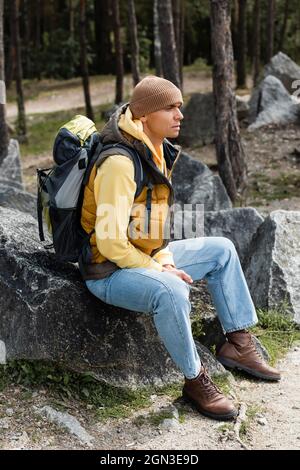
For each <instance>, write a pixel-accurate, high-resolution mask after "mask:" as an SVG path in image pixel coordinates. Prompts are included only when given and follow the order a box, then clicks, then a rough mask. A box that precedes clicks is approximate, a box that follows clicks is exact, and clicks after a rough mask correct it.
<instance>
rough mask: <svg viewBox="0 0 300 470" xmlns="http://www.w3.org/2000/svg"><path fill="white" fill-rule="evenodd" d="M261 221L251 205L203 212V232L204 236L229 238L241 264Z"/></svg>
mask: <svg viewBox="0 0 300 470" xmlns="http://www.w3.org/2000/svg"><path fill="white" fill-rule="evenodd" d="M263 221H264V219H263V217H262V216H261V215H260V214H259V213H258V212H257V210H256V209H254V208H253V207H240V208H235V209H227V210H221V211H211V212H205V214H204V234H205V236H206V237H226V238H229V239H230V240H231V241H232V242H233V244H234V245H235V248H236V250H237V252H238V254H239V258H240V261H241V264H242V265H243V262H244V259H245V257H246V256H247V253H248V251H249V247H250V243H251V240H252V238H253V236H254V235H255V233H256V231H257V229H258V227H260V225H261V224H262V223H263Z"/></svg>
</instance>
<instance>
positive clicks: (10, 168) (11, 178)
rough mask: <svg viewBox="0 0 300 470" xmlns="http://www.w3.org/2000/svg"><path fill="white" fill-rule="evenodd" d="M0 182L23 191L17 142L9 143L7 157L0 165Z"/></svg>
mask: <svg viewBox="0 0 300 470" xmlns="http://www.w3.org/2000/svg"><path fill="white" fill-rule="evenodd" d="M0 182H1V183H2V184H6V185H9V186H13V187H16V188H18V189H21V190H24V186H23V182H22V168H21V159H20V148H19V143H18V141H17V140H14V139H11V140H10V141H9V146H8V153H7V156H6V157H5V159H4V160H3V162H2V164H1V165H0Z"/></svg>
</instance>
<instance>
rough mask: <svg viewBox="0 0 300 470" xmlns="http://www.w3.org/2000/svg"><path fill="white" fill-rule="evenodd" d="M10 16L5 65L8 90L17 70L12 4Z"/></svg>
mask: <svg viewBox="0 0 300 470" xmlns="http://www.w3.org/2000/svg"><path fill="white" fill-rule="evenodd" d="M8 14H9V47H8V54H7V60H6V63H5V84H6V89H7V90H8V89H9V88H10V86H11V84H12V81H13V79H14V76H15V70H16V51H15V47H14V38H13V29H14V27H13V8H12V3H9V7H8Z"/></svg>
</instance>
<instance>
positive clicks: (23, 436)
mask: <svg viewBox="0 0 300 470" xmlns="http://www.w3.org/2000/svg"><path fill="white" fill-rule="evenodd" d="M125 89H126V93H129V92H130V79H129V77H127V78H126V86H125ZM210 90H211V80H210V78H209V74H207V73H204V72H201V73H197V72H190V73H189V74H186V77H185V89H184V92H185V96H187V97H188V96H189V95H190V94H191V93H192V92H206V91H210ZM91 94H92V100H93V105H94V107H95V110H96V114H97V116H96V123H97V125H98V127H99V126H102V125H103V123H104V122H103V119H102V117H101V110H103V109H104V108H105V107H107V106H108V105H109V103H112V102H113V95H114V81H113V80H112V77H107V78H99V77H96V78H93V79H92V80H91ZM25 95H26V96H27V101H26V110H27V114H28V131H29V139H30V141H29V144H22V145H21V154H22V162H23V171H24V182H25V185H26V189H27V190H28V191H31V192H35V170H36V167H47V166H48V165H51V150H52V143H53V138H54V136H55V133H56V131H57V130H58V128H59V127H60V126H61V125H62V124H63V122H64V121H65V120H67V119H69V118H70V117H71V116H72V115H73V114H74V112H75V111H76V112H78V111H79V112H84V110H83V109H82V107H83V97H82V89H81V82H80V80H79V79H78V80H77V79H76V80H71V81H67V82H61V83H60V82H54V81H51V82H50V81H42V82H40V83H37V82H36V83H33V84H32V83H29V84H28V86H27V88H26V90H25ZM8 98H9V99H12V98H13V96H10V95H9V96H8ZM7 108H8V117H9V120H10V122H11V124H13V120H14V117H15V115H16V108H15V105H14V103H13V102H12V101H11V102H10V101H9V102H8V106H7ZM46 113H47V114H46ZM45 114H46V115H45ZM100 128H101V127H100ZM241 133H242V139H243V144H244V149H245V153H246V158H247V164H248V172H249V187H248V190H247V193H246V195H245V196H244V198H243V200H242V201H239V202H238V203H237V204H236V205H237V206H238V205H243V206H250V205H251V206H252V207H256V208H257V210H258V211H259V212H260V213H262V214H264V215H266V214H267V213H269V212H271V211H272V210H276V209H285V210H300V129H299V127H298V128H297V127H295V126H287V127H285V128H277V127H274V126H270V127H267V128H264V129H262V130H256V131H255V132H252V133H249V132H248V131H247V129H246V128H244V127H242V129H241ZM185 150H187V149H185ZM188 151H189V153H190V154H191V155H192V156H193V157H195V158H197V159H200V160H201V161H203V162H204V163H206V164H207V165H208V166H209V167H210V168H211V169H212V171H216V159H215V153H214V147H213V145H207V146H205V147H199V148H197V147H194V148H193V149H188ZM277 366H278V368H279V369H280V370H281V371H282V380H281V381H280V382H279V383H267V382H263V381H256V380H251V379H249V378H247V377H245V376H242V375H240V374H238V375H234V378H232V380H231V381H230V383H229V385H228V384H227V388H226V392H227V393H228V394H229V396H231V397H232V399H233V400H234V401H235V403H236V404H237V405H241V404H244V405H245V407H246V410H247V411H246V416H247V418H246V421H244V422H243V423H242V425H241V427H240V429H239V431H238V432H236V428H235V427H234V423H233V424H231V423H220V422H217V421H212V420H210V419H207V418H204V417H202V416H201V415H199V414H198V413H197V412H195V411H194V410H192V409H191V408H190V407H189V406H187V405H186V404H184V403H183V402H182V400H181V399H180V392H178V391H177V393H175V395H174V394H168V393H159V392H153V393H152V394H151V395H150V398H149V402H148V404H147V405H146V406H144V407H138V408H135V407H134V406H133V407H132V410H131V411H130V413H129V414H128V415H127V416H119V415H118V414H116V417H112V416H109V417H106V418H105V419H103V418H101V419H100V418H99V414H98V412H99V410H98V409H96V408H97V407H99V404H97V406H96V405H94V404H91V403H88V404H86V403H85V402H84V401H82V400H78V399H77V398H76V397H74V396H72V395H71V394H70V393H69V394H68V395H67V397H66V396H64V398H63V399H59V398H58V396H57V394H55V393H54V394H53V393H52V392H51V391H50V390H49V388H48V387H46V386H44V385H32V384H30V383H29V384H26V383H25V384H24V382H22V381H19V380H17V379H15V380H9V381H5V380H2V381H1V374H0V448H2V449H87V448H92V449H99V450H100V449H121V450H127V449H155V450H160V449H177V450H183V449H194V450H196V449H199V450H200V449H238V450H242V449H245V448H249V449H300V403H299V384H300V345H299V344H294V345H293V346H291V347H290V349H289V352H288V353H287V354H286V356H285V357H283V358H282V359H280V360H279V362H278V364H277ZM85 393H88V391H87V392H85ZM45 405H50V406H52V407H53V408H55V409H56V410H59V411H63V412H68V413H70V414H71V415H72V416H74V417H76V418H77V419H78V421H79V422H80V424H81V425H82V426H83V427H84V429H85V430H86V432H87V433H88V434H89V436H90V438H91V439H90V444H84V443H83V442H82V441H81V440H80V439H78V438H77V437H76V436H74V435H72V434H70V433H69V432H68V431H67V430H66V429H63V428H62V427H61V426H58V425H57V424H53V423H50V422H49V420H48V419H47V418H45V417H44V416H40V415H38V414H37V413H36V410H37V408H41V407H42V406H45ZM244 405H243V406H244ZM122 406H123V405H122ZM100 408H105V407H104V406H103V407H101V406H100ZM175 408H176V410H177V411H178V412H179V418H178V417H177V412H176V411H175ZM102 411H103V410H102ZM172 417H173V419H171V421H168V420H167V421H166V420H165V419H166V418H172Z"/></svg>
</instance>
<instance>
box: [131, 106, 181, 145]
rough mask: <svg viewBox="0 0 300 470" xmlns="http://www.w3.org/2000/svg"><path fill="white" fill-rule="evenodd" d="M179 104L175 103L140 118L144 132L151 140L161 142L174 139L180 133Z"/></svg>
mask: <svg viewBox="0 0 300 470" xmlns="http://www.w3.org/2000/svg"><path fill="white" fill-rule="evenodd" d="M180 108H181V103H175V104H172V105H170V106H167V107H166V108H164V109H160V110H159V111H155V112H154V113H150V114H147V115H146V116H142V117H141V118H140V119H141V121H142V123H143V127H144V132H145V133H146V134H147V135H148V136H149V137H150V138H151V137H152V138H155V139H161V140H163V139H164V138H165V137H167V138H173V139H174V138H176V137H178V134H179V132H180V121H181V120H182V119H183V114H182V112H181V111H180Z"/></svg>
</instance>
